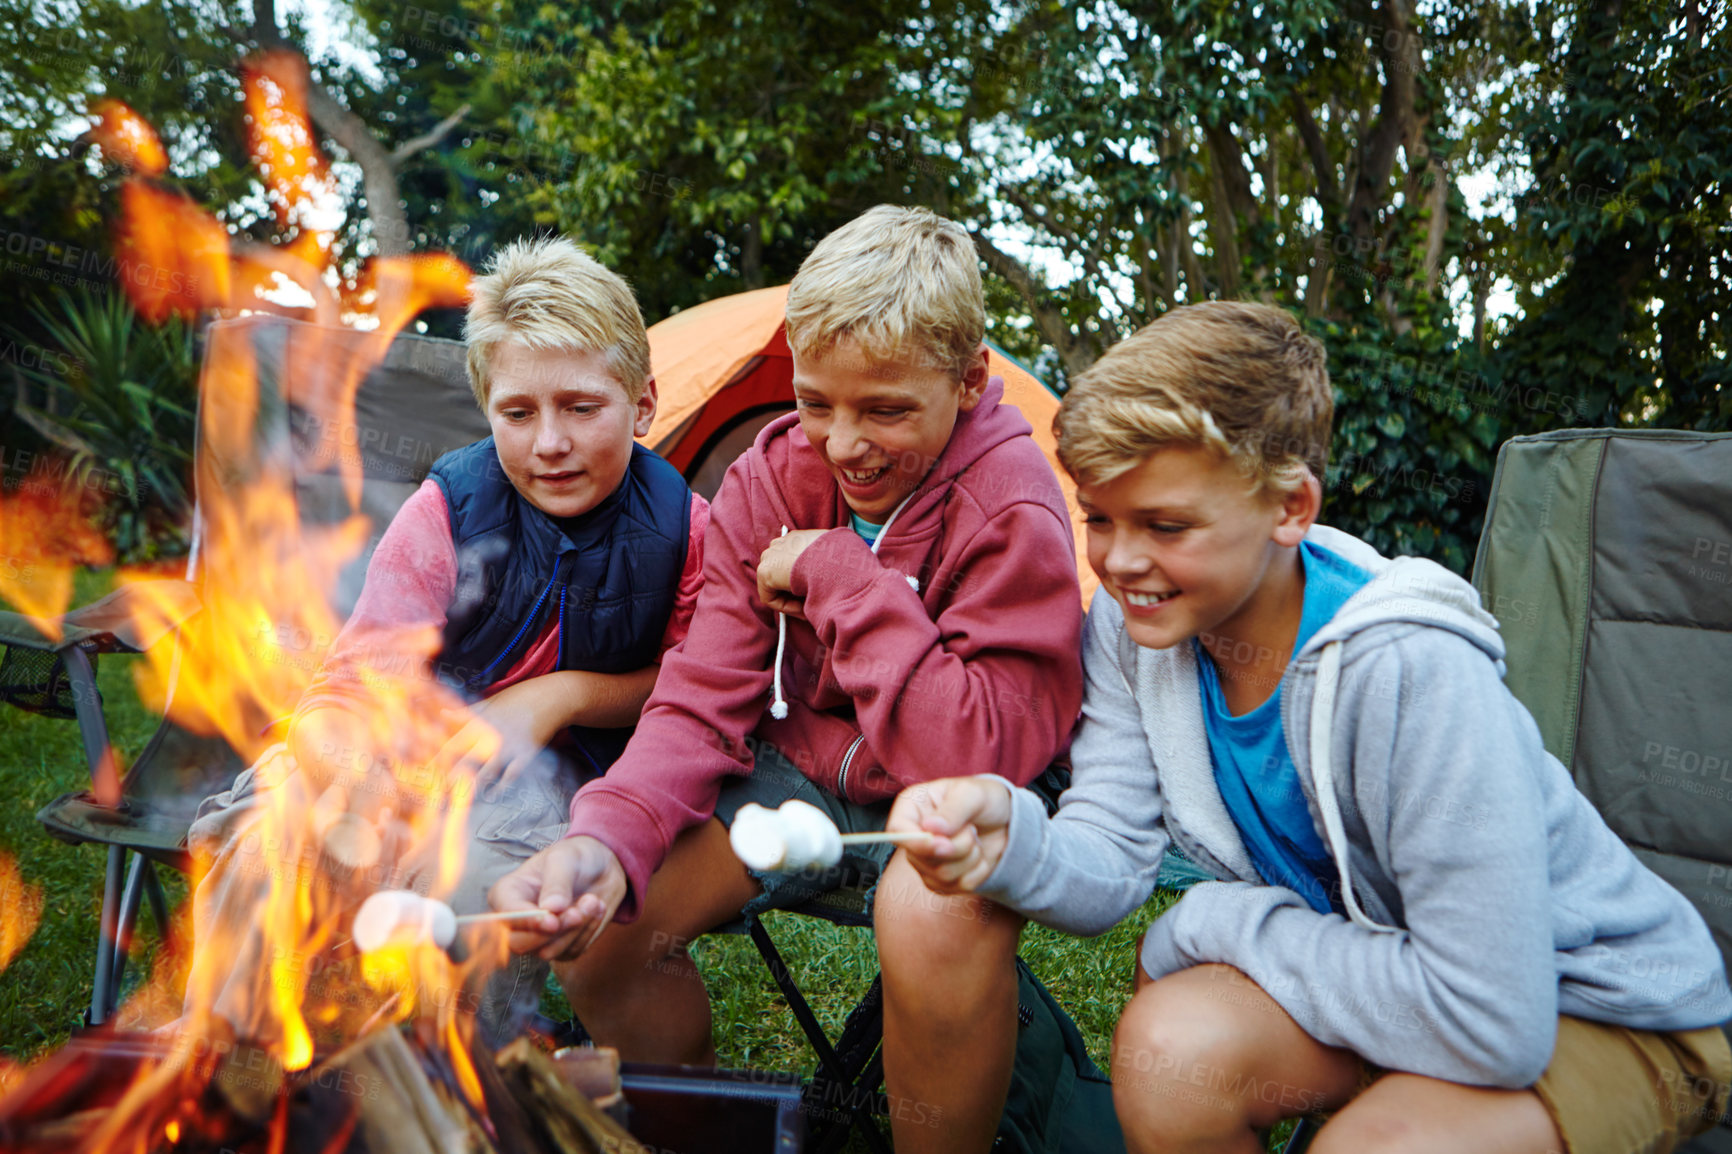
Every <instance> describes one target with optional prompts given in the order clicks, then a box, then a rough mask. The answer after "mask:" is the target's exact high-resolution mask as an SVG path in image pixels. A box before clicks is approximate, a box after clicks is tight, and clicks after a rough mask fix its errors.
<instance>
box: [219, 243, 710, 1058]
mask: <svg viewBox="0 0 1732 1154" xmlns="http://www.w3.org/2000/svg"><path fill="white" fill-rule="evenodd" d="M464 335H465V338H466V341H467V344H468V350H467V353H468V367H469V374H470V383H471V386H472V387H473V389H474V392H475V399H476V402H477V403H478V404H479V405H480V406H481V408H482V409H483V411H484V412H485V413H486V414H487V419H488V422H489V424H490V425H491V427H492V431H493V433H492V436H490V437H487V438H485V439H483V440H481V441H478V442H476V443H475V444H473V445H470V446H468V447H466V448H463V449H459V450H456V451H454V452H451V453H448V454H446V455H445V456H443V457H441V458H440V459H439V460H438V461H437V462H435V463H434V465H433V467H432V469H431V471H430V472H429V474H428V478H427V480H426V481H425V482H424V483H423V484H422V486H421V487H420V488H419V489H418V490H417V491H416V492H415V493H414V494H413V495H411V496H410V497H409V499H408V500H407V501H405V502H404V504H403V505H402V507H401V508H400V509H399V510H398V512H397V514H396V516H395V517H394V518H393V520H392V522H391V524H390V526H389V528H388V529H387V530H386V531H385V533H384V535H383V537H382V538H381V540H380V542H379V546H378V548H377V549H376V550H375V551H374V553H373V556H372V558H371V560H370V562H369V564H368V570H367V579H366V583H365V585H364V587H363V589H362V591H361V595H360V598H359V600H358V601H357V603H356V605H355V609H354V611H353V613H352V614H351V615H350V617H349V619H348V621H347V622H346V624H345V625H344V628H343V630H342V631H341V633H340V634H339V635H338V637H337V639H336V641H335V643H334V644H333V645H332V647H331V650H330V652H329V653H328V654H327V656H326V658H325V661H324V663H323V665H322V666H321V668H320V670H319V672H318V674H317V675H316V676H315V678H314V679H313V682H312V684H311V685H310V686H309V687H308V688H307V690H306V692H305V693H304V694H303V696H302V699H301V702H300V705H299V707H298V708H297V710H296V713H295V716H294V718H293V720H292V722H291V725H290V731H289V737H288V741H287V745H286V747H278V749H277V750H276V751H274V752H273V753H271V754H267V755H266V756H265V757H264V758H262V759H261V760H260V763H259V764H258V765H256V766H255V767H254V768H252V769H250V770H248V771H247V772H246V773H244V774H242V775H241V777H240V778H239V779H237V781H236V783H235V786H234V788H233V789H231V790H230V791H228V792H227V793H224V794H220V795H218V796H217V797H215V798H212V799H209V800H208V801H207V802H206V804H205V806H204V807H203V809H202V811H201V816H200V818H199V820H198V821H197V822H196V823H195V824H194V826H193V830H192V835H191V837H190V839H189V841H190V844H191V845H192V847H193V849H194V850H195V852H200V853H201V854H209V855H211V865H210V868H209V871H208V872H207V873H206V875H205V877H204V880H203V881H202V882H201V884H200V886H199V889H198V892H197V901H196V904H195V916H196V919H197V923H198V924H199V925H200V926H209V925H212V924H214V923H213V922H212V921H211V919H215V918H225V919H236V918H238V919H246V918H248V917H249V916H250V914H251V909H252V906H253V905H254V904H255V903H256V901H257V893H258V885H257V884H253V885H248V884H245V882H246V880H247V879H248V878H249V874H250V875H251V880H252V881H254V882H255V883H256V882H257V881H258V880H259V879H258V876H257V875H258V873H259V871H258V870H257V869H252V870H249V869H248V865H249V863H248V862H246V861H244V860H241V857H240V855H242V854H243V853H244V850H243V849H242V847H244V846H245V844H246V839H245V833H246V830H247V829H248V827H249V826H250V824H251V823H252V821H253V820H254V817H255V810H256V806H257V796H256V795H257V794H258V793H259V792H262V791H263V790H264V789H267V788H272V789H275V788H292V789H295V790H297V791H301V792H303V793H304V794H305V795H306V797H307V798H308V799H312V798H318V797H320V795H321V794H322V795H323V799H322V800H323V802H324V805H325V807H329V806H331V805H333V804H334V805H336V806H338V807H341V808H344V809H347V810H349V811H351V812H354V813H359V814H361V815H362V816H365V817H368V818H370V819H371V818H376V817H379V816H382V815H384V814H385V811H388V810H391V809H393V808H394V807H395V808H399V810H400V807H402V806H404V805H406V804H413V797H412V795H413V793H414V792H415V791H414V790H413V789H412V788H406V787H408V786H410V783H409V782H408V781H406V780H405V779H404V778H403V777H402V776H401V775H402V774H403V772H404V769H403V767H402V766H392V765H390V764H389V763H388V757H387V756H386V755H385V754H384V751H379V750H376V749H373V748H371V746H375V745H376V744H377V740H378V739H377V737H376V736H375V735H376V734H377V733H378V728H377V726H376V724H374V722H375V721H376V719H374V718H369V717H367V716H366V711H368V710H369V709H374V710H376V709H377V706H376V705H374V704H372V698H371V697H370V695H369V693H368V689H367V682H368V675H369V667H370V666H376V667H378V668H381V669H393V668H400V664H401V660H402V658H403V657H404V656H405V655H414V654H416V653H417V652H425V642H424V641H423V640H422V639H423V638H427V637H429V636H433V637H437V638H438V646H437V651H436V653H435V654H434V656H433V659H432V662H431V665H432V668H431V670H430V672H431V674H432V675H433V676H435V677H436V678H437V679H438V680H439V681H441V682H442V683H443V684H445V685H446V686H448V687H449V688H450V689H452V690H454V691H456V693H457V694H460V695H461V696H462V697H463V698H464V699H466V700H468V701H470V702H473V703H475V704H473V705H472V707H471V709H470V710H469V711H468V713H467V715H466V716H465V719H464V720H463V721H462V723H461V724H460V725H458V726H456V732H455V733H454V734H453V735H451V736H450V738H449V739H448V740H447V741H446V742H445V744H444V747H443V749H441V750H440V752H439V754H438V755H437V756H436V757H434V758H433V759H432V762H431V765H433V766H435V767H437V769H438V770H440V771H443V772H446V773H449V774H456V775H471V776H472V777H473V786H474V801H473V804H472V806H471V808H470V813H469V834H470V837H469V840H468V846H467V851H466V856H465V860H464V866H463V871H462V875H461V877H460V879H459V880H458V881H457V884H456V888H455V890H454V891H453V892H451V893H449V894H447V895H441V896H444V897H445V900H446V901H447V902H449V903H450V904H451V905H452V906H453V908H454V909H455V910H456V912H457V913H458V914H464V913H477V912H480V911H482V910H484V909H485V908H486V899H485V895H486V893H487V890H488V888H489V887H490V886H491V885H492V884H493V883H494V882H495V881H496V880H497V879H498V878H499V877H500V876H501V875H503V874H504V873H506V872H507V871H509V870H510V869H511V868H512V867H514V866H516V865H517V864H518V863H520V862H521V861H522V860H524V859H525V858H527V857H529V856H530V855H531V854H532V853H534V852H535V851H536V850H538V849H540V848H541V847H542V846H545V845H547V844H548V843H549V842H551V841H553V840H555V839H556V838H558V837H559V836H560V835H561V834H562V833H564V831H565V825H566V819H567V811H568V807H569V803H570V799H571V796H572V794H573V793H574V792H575V790H576V789H577V787H578V786H579V785H580V784H581V783H582V782H583V781H587V780H591V779H593V778H596V777H598V776H600V775H601V774H602V773H604V772H605V771H606V770H607V768H608V767H609V766H610V765H611V764H612V763H613V762H614V761H615V760H616V759H617V758H618V756H619V754H620V751H621V750H622V749H623V748H624V747H625V743H626V740H627V739H628V738H629V737H630V735H631V732H632V727H633V726H634V725H635V724H636V722H637V719H638V715H639V713H640V711H641V710H642V708H643V704H644V702H645V701H646V700H647V699H648V697H649V693H650V689H651V688H652V686H653V685H654V683H655V679H656V675H657V672H658V671H659V668H660V661H661V658H662V655H663V654H664V653H665V652H667V650H669V649H671V648H672V647H673V646H674V645H676V644H678V643H679V641H681V640H682V639H683V638H684V636H685V632H686V630H687V628H688V627H689V623H690V620H691V614H692V611H693V608H694V607H695V604H696V598H697V590H698V588H699V586H700V585H701V584H702V581H703V576H702V574H703V538H704V530H705V527H706V525H707V523H708V505H707V504H706V503H705V501H704V500H703V499H702V498H701V497H697V496H695V495H694V494H692V492H691V491H690V490H689V489H688V488H687V487H686V484H685V481H684V479H683V478H682V477H681V476H680V474H679V473H678V471H677V470H675V469H674V468H673V466H671V465H669V464H668V463H667V462H666V461H663V460H662V459H661V458H660V457H658V456H656V455H655V454H654V453H651V452H649V451H648V450H646V449H644V448H643V447H642V446H641V445H638V444H637V443H636V442H635V440H634V437H637V436H642V435H644V434H645V433H647V432H648V431H649V425H650V421H651V418H652V417H653V416H654V414H655V407H656V388H655V380H654V378H653V377H652V376H651V374H650V364H649V341H648V336H647V334H646V332H645V330H644V324H643V318H642V315H641V314H640V312H639V311H638V307H637V302H636V300H635V299H634V298H633V296H632V293H631V289H630V288H629V287H628V286H627V285H626V283H625V282H624V281H623V280H621V279H620V278H619V277H618V276H616V275H615V274H614V273H612V272H610V271H608V270H607V269H605V268H603V267H602V266H601V265H599V264H598V263H596V262H595V261H594V260H593V259H591V258H590V257H589V256H587V255H586V254H585V253H583V251H582V250H581V249H579V248H578V247H577V246H576V245H574V244H572V243H571V242H570V241H566V240H560V239H548V240H536V241H529V242H519V243H515V244H512V245H508V246H507V247H506V248H504V249H503V250H501V251H500V252H499V253H498V254H497V256H496V257H495V259H494V260H493V262H492V264H491V266H490V268H489V270H488V272H487V274H486V275H484V276H481V277H478V278H477V279H476V280H475V282H474V285H473V289H472V297H471V301H470V305H469V309H468V315H467V318H466V324H465V329H464ZM390 676H392V674H389V673H386V674H382V677H390ZM395 676H399V677H400V673H399V674H395ZM454 725H455V723H454ZM319 808H320V805H319V803H317V802H315V803H314V804H313V806H312V809H313V810H314V811H315V812H316V811H317V810H318V809H319ZM315 820H316V819H315ZM383 824H384V827H385V828H386V829H387V831H388V830H389V827H390V823H389V821H388V820H387V821H385V822H384V823H383ZM387 840H389V839H387ZM387 857H389V855H388V854H387ZM439 864H440V863H436V862H431V861H428V862H415V861H391V860H386V861H383V862H381V863H379V864H377V865H376V866H374V868H373V870H372V872H371V876H370V879H369V880H370V881H372V882H373V883H374V884H377V885H380V886H406V887H409V888H418V889H422V890H426V889H428V888H429V886H430V885H431V884H432V881H431V877H430V876H429V875H432V874H435V873H436V872H437V867H438V865H439ZM228 924H231V925H232V924H246V923H245V921H244V920H243V921H240V922H229V923H228ZM200 936H201V937H204V936H205V935H203V934H201V935H200ZM251 944H252V945H255V946H256V945H257V943H256V941H255V942H251ZM211 953H212V952H211V951H207V952H206V953H205V954H204V955H203V956H202V957H201V958H200V959H198V960H196V961H195V965H197V964H200V963H202V964H204V965H207V966H211V965H216V966H221V967H223V968H224V969H227V970H229V971H230V972H231V973H233V974H234V975H235V980H237V981H243V982H244V981H250V980H256V976H255V972H256V971H257V970H258V969H259V967H258V966H256V965H254V964H252V962H253V960H252V959H248V958H244V957H243V958H242V959H239V964H237V960H236V959H234V958H232V957H225V958H217V957H214V956H211ZM545 974H546V965H545V964H544V963H539V962H537V961H536V960H535V959H522V958H520V959H515V960H514V961H513V963H512V964H511V966H510V969H509V971H508V973H506V974H505V975H502V976H500V977H497V978H495V980H494V981H493V982H492V983H491V985H490V986H489V990H488V996H487V998H486V999H485V1000H484V1001H483V1003H482V1005H481V1006H480V1009H481V1011H482V1015H483V1020H484V1024H486V1025H487V1026H488V1027H489V1028H490V1029H492V1030H494V1031H495V1032H509V1024H508V1022H507V1018H508V1017H509V1016H510V1015H509V1014H508V1013H507V1010H508V1008H510V1007H512V1006H518V1008H523V1006H527V1007H533V1005H534V1003H535V1002H536V1000H538V998H539V994H540V989H541V981H542V979H543V978H544V977H545ZM189 988H198V987H197V984H196V983H189ZM254 1001H260V1002H268V1001H269V999H255V1000H254ZM520 1003H521V1004H522V1005H519V1004H520ZM217 1006H218V1009H219V1012H220V1010H221V1009H222V1008H224V1007H225V1006H232V1007H234V1008H235V1010H236V1012H237V1013H252V1014H256V1013H259V1012H261V1008H260V1007H259V1006H257V1005H253V1004H249V1000H248V999H247V998H246V997H245V996H244V993H243V992H241V991H238V990H237V991H236V996H235V997H234V998H229V999H225V998H222V997H219V998H218V999H217ZM237 1024H239V1023H237ZM243 1033H246V1034H247V1036H250V1037H254V1038H257V1037H260V1036H261V1032H260V1029H259V1028H258V1027H256V1026H255V1027H254V1028H253V1029H251V1030H243Z"/></svg>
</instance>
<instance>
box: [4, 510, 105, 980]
mask: <svg viewBox="0 0 1732 1154" xmlns="http://www.w3.org/2000/svg"><path fill="white" fill-rule="evenodd" d="M88 513H89V510H88V508H86V506H85V503H84V501H83V500H82V499H81V497H80V495H79V494H78V492H77V491H76V490H74V489H72V488H62V487H55V486H49V485H45V484H41V485H39V484H33V483H31V481H30V479H29V478H25V480H24V482H23V483H22V484H21V485H20V486H19V491H18V492H17V493H16V494H14V495H12V496H10V497H7V496H0V558H4V562H3V563H0V599H4V600H5V601H7V602H8V603H10V604H11V605H12V606H14V607H15V608H16V609H17V610H18V612H20V613H22V614H23V615H24V616H26V617H28V618H30V623H31V624H32V625H33V626H35V628H36V630H37V631H38V632H39V633H41V634H42V635H43V636H45V637H47V638H49V639H51V640H54V641H58V640H60V638H61V636H62V635H63V632H64V631H63V630H62V629H61V627H60V620H59V618H60V615H61V614H62V613H65V612H66V608H67V606H69V605H71V604H72V573H73V570H74V569H75V568H76V567H77V566H79V565H109V564H112V563H113V562H114V550H113V549H112V548H111V547H110V546H109V544H108V540H107V539H106V538H105V537H103V535H102V534H101V533H99V532H97V531H96V529H95V527H94V526H92V525H91V523H90V519H89V517H88V515H87V514H88ZM0 968H3V967H0Z"/></svg>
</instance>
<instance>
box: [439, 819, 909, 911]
mask: <svg viewBox="0 0 1732 1154" xmlns="http://www.w3.org/2000/svg"><path fill="white" fill-rule="evenodd" d="M933 836H934V835H933V834H929V833H927V832H926V831H925V830H923V829H906V830H888V829H881V830H879V831H877V832H876V833H845V834H843V835H842V844H843V845H864V844H866V843H867V842H874V841H892V842H895V843H896V844H898V845H912V844H914V843H917V842H930V841H931V840H932V838H933ZM462 920H463V919H461V918H459V919H458V921H462Z"/></svg>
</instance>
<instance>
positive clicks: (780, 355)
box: [643, 285, 1098, 605]
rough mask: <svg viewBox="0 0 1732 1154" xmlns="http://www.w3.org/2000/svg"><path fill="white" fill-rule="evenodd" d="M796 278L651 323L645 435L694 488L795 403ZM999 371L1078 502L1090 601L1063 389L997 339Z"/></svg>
mask: <svg viewBox="0 0 1732 1154" xmlns="http://www.w3.org/2000/svg"><path fill="white" fill-rule="evenodd" d="M787 303H788V286H786V285H782V286H780V287H777V288H767V289H757V290H755V291H753V292H744V293H739V294H737V295H735V296H729V297H720V298H718V299H716V300H713V301H706V302H705V303H704V304H701V305H698V306H697V307H696V308H690V309H686V310H685V311H684V312H679V313H675V314H674V315H673V316H671V317H669V318H668V319H667V320H665V321H662V322H661V323H660V324H657V325H653V326H652V327H651V328H650V330H649V341H650V365H651V367H652V369H653V370H654V372H655V378H656V388H657V391H658V394H659V403H658V405H657V407H656V415H655V421H654V423H653V424H651V425H650V431H649V435H648V436H646V437H644V438H643V442H644V444H646V445H648V446H649V447H650V448H652V449H654V450H655V451H656V452H658V453H660V454H661V455H662V456H663V457H666V458H667V459H668V460H669V461H671V462H673V464H674V467H675V468H677V469H679V470H680V472H682V473H684V474H685V477H686V481H687V482H688V483H690V485H691V486H692V488H693V489H694V490H695V491H697V492H699V493H701V494H703V495H704V496H705V497H713V496H714V495H715V492H716V490H717V489H718V488H720V487H721V484H722V475H723V474H724V473H726V472H727V469H728V466H729V465H731V464H732V463H733V461H734V459H735V458H736V457H738V456H739V455H740V454H741V453H743V452H744V451H745V450H746V449H747V448H749V447H750V446H751V444H752V440H753V439H754V438H755V437H756V436H757V435H758V430H760V429H762V428H763V427H764V426H765V425H767V424H768V423H769V422H770V421H772V420H774V419H775V418H776V417H778V416H780V415H782V414H783V413H787V412H791V411H792V410H793V408H794V386H793V380H794V365H793V360H792V356H791V354H790V353H789V352H788V340H787V337H786V335H785V333H784V331H783V323H782V321H783V313H784V311H785V309H786V307H787ZM991 362H992V372H993V373H994V374H995V375H997V376H1000V377H1003V378H1004V394H1005V400H1006V401H1007V402H1008V403H1010V404H1013V405H1015V406H1016V407H1017V408H1018V409H1020V410H1021V411H1022V415H1023V416H1024V417H1025V418H1027V419H1028V423H1029V424H1031V425H1033V426H1034V439H1035V443H1036V444H1038V445H1039V446H1040V447H1041V451H1042V452H1044V453H1045V454H1046V459H1047V463H1048V464H1049V465H1050V466H1051V468H1052V470H1053V473H1054V474H1055V475H1056V476H1057V477H1058V479H1059V482H1060V487H1061V488H1062V489H1063V490H1064V493H1065V500H1066V502H1067V503H1068V504H1069V506H1070V511H1071V531H1072V533H1073V534H1074V536H1075V538H1076V550H1077V572H1078V574H1079V575H1080V576H1081V577H1082V583H1083V603H1084V604H1085V605H1086V604H1087V603H1088V599H1089V597H1090V596H1091V595H1092V594H1093V593H1094V589H1095V586H1096V584H1098V582H1097V581H1096V580H1095V576H1094V574H1093V573H1092V572H1090V571H1089V567H1088V558H1087V554H1086V552H1085V547H1084V542H1083V522H1082V517H1081V516H1080V515H1079V514H1078V513H1077V510H1076V501H1075V497H1074V495H1073V492H1072V488H1071V485H1070V481H1069V478H1067V477H1065V475H1064V472H1063V470H1061V469H1060V468H1059V465H1058V456H1057V453H1056V451H1055V447H1054V442H1053V436H1052V418H1053V414H1054V413H1056V412H1058V397H1057V396H1056V395H1055V394H1054V393H1053V392H1052V391H1051V390H1050V389H1048V388H1047V387H1046V386H1045V385H1043V384H1041V383H1040V381H1038V380H1037V379H1035V377H1034V375H1033V374H1032V373H1030V372H1029V371H1028V370H1027V369H1025V368H1023V367H1022V366H1021V365H1019V364H1018V363H1016V362H1015V361H1013V360H1011V359H1010V357H1008V356H1006V355H1005V354H1004V353H1002V352H1000V351H999V350H997V349H992V350H991Z"/></svg>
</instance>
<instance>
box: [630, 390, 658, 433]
mask: <svg viewBox="0 0 1732 1154" xmlns="http://www.w3.org/2000/svg"><path fill="white" fill-rule="evenodd" d="M655 419H656V379H655V377H653V376H649V377H645V378H644V382H643V392H641V393H639V394H638V398H637V417H636V419H635V420H634V421H633V422H632V426H631V435H632V436H634V437H647V436H649V431H650V422H652V421H654V420H655Z"/></svg>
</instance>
